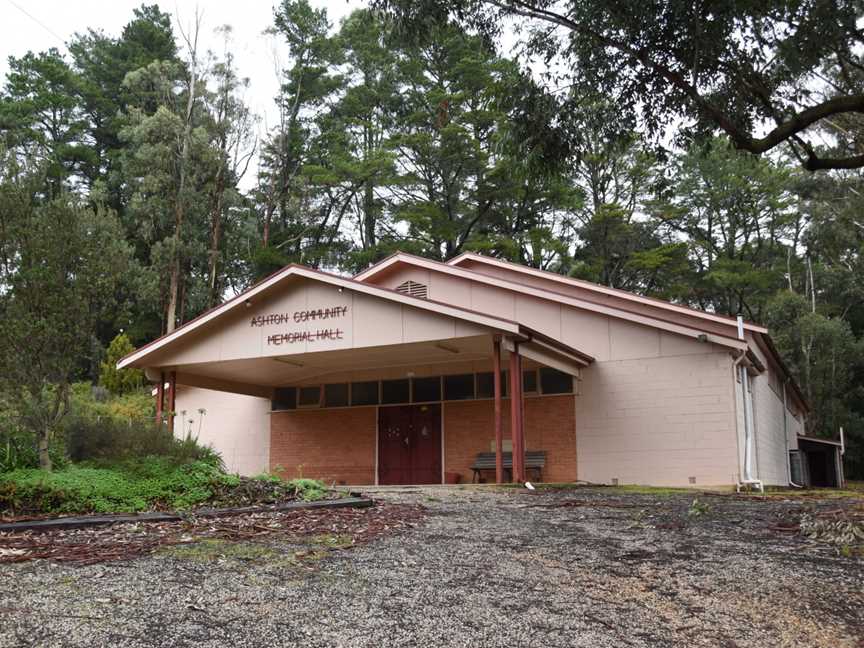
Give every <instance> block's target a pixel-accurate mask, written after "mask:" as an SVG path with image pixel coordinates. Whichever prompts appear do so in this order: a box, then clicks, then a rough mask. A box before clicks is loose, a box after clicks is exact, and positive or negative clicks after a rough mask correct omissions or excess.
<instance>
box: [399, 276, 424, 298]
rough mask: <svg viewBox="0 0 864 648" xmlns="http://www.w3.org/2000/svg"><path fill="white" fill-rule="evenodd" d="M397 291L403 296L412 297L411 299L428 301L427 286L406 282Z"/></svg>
mask: <svg viewBox="0 0 864 648" xmlns="http://www.w3.org/2000/svg"><path fill="white" fill-rule="evenodd" d="M396 291H397V292H400V293H402V294H403V295H411V297H419V298H420V299H426V284H421V283H417V282H416V281H411V280H408V281H405V282H403V283H401V284H399V285H398V286H396Z"/></svg>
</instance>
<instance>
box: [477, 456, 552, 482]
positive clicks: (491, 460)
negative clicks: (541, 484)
mask: <svg viewBox="0 0 864 648" xmlns="http://www.w3.org/2000/svg"><path fill="white" fill-rule="evenodd" d="M502 459H503V463H504V470H505V471H506V472H507V475H508V477H507V481H510V477H509V475H511V474H512V472H513V453H512V452H504V453H502ZM545 466H546V451H545V450H531V451H530V452H526V453H525V470H526V471H528V470H533V471H534V474H535V475H536V476H537V481H543V468H544V467H545ZM471 470H473V471H474V477H473V478H472V479H471V482H472V483H474V484H476V483H479V481H480V473H481V472H482V471H484V470H491V471H493V472H494V471H495V453H494V452H481V453H480V454H478V455H477V457H476V458H475V459H474V465H473V466H471Z"/></svg>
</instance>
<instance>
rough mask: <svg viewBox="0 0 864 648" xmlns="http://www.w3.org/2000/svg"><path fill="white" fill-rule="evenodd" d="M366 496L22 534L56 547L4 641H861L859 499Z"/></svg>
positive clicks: (482, 493) (736, 644) (27, 583)
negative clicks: (183, 520) (215, 516)
mask: <svg viewBox="0 0 864 648" xmlns="http://www.w3.org/2000/svg"><path fill="white" fill-rule="evenodd" d="M364 494H367V495H372V496H373V497H374V498H375V499H376V500H377V501H378V502H381V504H380V505H379V506H376V507H374V508H370V509H359V510H337V511H328V512H324V511H315V512H302V511H300V512H296V513H292V514H289V515H274V516H266V515H265V516H262V517H252V516H250V517H248V518H245V519H244V518H237V519H235V518H232V519H224V520H218V521H212V520H208V521H206V522H204V521H198V522H194V521H190V522H189V523H187V524H188V526H184V525H166V526H165V527H164V528H160V527H154V528H149V529H148V528H145V526H144V525H142V526H141V529H139V530H138V531H135V532H132V530H130V529H127V530H125V531H123V530H121V527H119V526H118V527H113V528H111V529H104V530H101V531H98V532H96V531H86V532H83V535H78V534H73V535H70V536H68V537H63V538H61V537H60V536H54V537H53V540H52V542H50V543H48V542H45V540H46V538H47V536H45V537H43V538H36V537H33V536H28V537H27V538H17V539H15V541H16V542H25V543H30V545H29V547H25V548H24V549H26V550H27V551H33V552H34V553H33V554H31V556H32V555H35V551H37V550H38V551H46V552H50V551H52V549H51V548H50V547H48V546H45V545H46V544H57V545H59V548H58V549H57V550H56V551H57V552H58V553H57V554H56V555H54V556H51V555H49V556H47V557H48V558H51V559H48V560H29V559H28V560H24V561H23V562H20V563H18V564H6V565H3V566H0V648H20V647H25V646H33V647H34V648H35V647H39V648H42V647H44V646H51V647H52V648H54V647H59V648H84V647H85V646H86V647H87V648H92V647H101V646H106V647H110V648H151V647H152V648H156V647H159V648H161V647H162V646H172V648H175V647H182V648H186V647H188V648H224V646H248V647H261V648H264V647H267V648H270V647H272V646H303V647H304V648H337V647H338V648H397V647H398V648H407V647H409V646H411V647H414V646H435V647H450V646H453V647H468V646H483V647H484V648H505V647H506V648H517V647H528V646H532V647H533V646H536V647H537V648H620V647H622V646H624V647H628V648H657V647H658V646H662V647H663V648H694V647H698V648H718V647H722V648H743V647H745V646H760V647H761V646H765V647H767V646H770V647H771V648H801V647H803V646H806V647H807V648H862V643H861V640H862V637H864V553H862V552H861V549H862V548H864V542H861V541H859V539H858V533H859V529H861V524H862V522H864V521H862V520H861V515H862V513H864V508H862V506H864V500H862V499H860V498H858V499H855V498H849V499H831V498H830V497H828V496H819V495H815V496H809V495H808V496H806V497H794V498H787V499H783V498H771V497H766V498H754V497H736V496H714V495H712V494H702V493H671V494H657V493H634V492H626V491H622V490H621V489H613V488H575V489H567V490H561V491H537V492H534V493H529V492H527V491H525V490H497V491H496V490H491V489H487V490H482V489H470V488H469V489H464V490H461V489H458V488H449V489H448V488H443V487H437V488H436V487H430V488H405V489H390V490H386V489H379V490H377V491H375V490H369V491H367V492H366V493H364ZM135 533H141V534H142V538H143V540H141V542H142V544H144V546H143V548H141V549H140V550H139V549H137V548H131V549H130V547H129V546H128V545H129V544H130V543H131V544H134V543H135V542H136V539H135ZM103 534H106V535H105V537H102V536H103ZM112 534H115V535H112ZM116 534H120V535H116ZM152 534H157V535H156V536H155V537H154V536H153V535H152ZM160 534H161V535H160ZM298 534H299V535H298ZM304 534H305V536H304ZM316 534H320V535H323V536H325V537H324V538H317V539H316V538H315V537H314V536H315V535H316ZM302 537H306V538H307V540H306V541H305V542H304V541H303V540H302V539H301V538H302ZM196 538H197V539H198V540H201V541H200V542H195V541H194V540H196ZM3 540H4V541H5V542H6V543H7V544H5V545H0V546H3V547H5V548H6V549H7V550H8V549H11V550H18V549H21V548H22V547H18V546H13V545H12V544H10V543H11V542H12V540H11V539H9V538H4V539H3ZM163 540H167V541H168V542H176V543H177V544H168V545H167V546H165V548H164V550H156V551H154V550H153V547H154V546H156V547H158V546H160V545H164V544H165V542H163ZM34 541H35V542H36V543H37V544H36V545H34V544H33V543H34ZM148 542H149V543H150V544H147V543H148ZM40 543H41V544H40ZM76 544H77V545H84V548H80V547H76V546H75V545H76ZM343 546H344V547H351V550H350V551H343V550H340V547H343ZM331 547H332V549H331ZM78 552H82V553H80V554H79V553H78ZM61 556H63V557H65V558H66V560H64V559H62V558H61ZM79 556H80V557H81V558H82V559H81V560H78V557H79ZM125 558H134V559H125ZM16 559H17V558H16ZM69 559H71V560H72V562H70V561H69ZM96 560H99V561H100V562H95V561H96ZM82 562H83V563H84V564H81V563H82Z"/></svg>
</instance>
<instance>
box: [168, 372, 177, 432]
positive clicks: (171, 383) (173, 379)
mask: <svg viewBox="0 0 864 648" xmlns="http://www.w3.org/2000/svg"><path fill="white" fill-rule="evenodd" d="M176 409H177V372H176V371H171V372H169V373H168V430H169V431H170V432H171V434H174V412H175V411H176Z"/></svg>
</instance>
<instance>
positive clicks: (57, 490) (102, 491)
mask: <svg viewBox="0 0 864 648" xmlns="http://www.w3.org/2000/svg"><path fill="white" fill-rule="evenodd" d="M325 492H326V489H325V487H324V485H323V484H321V483H320V482H317V481H315V480H310V479H302V480H294V481H288V482H282V481H281V480H279V479H278V478H275V477H270V476H261V477H256V478H253V479H245V478H241V477H238V476H236V475H229V474H226V473H224V472H222V471H221V470H220V469H219V468H218V467H217V466H214V465H212V464H211V463H206V462H204V461H194V462H191V463H185V464H177V463H174V462H172V461H171V460H169V459H166V458H164V457H145V458H143V459H136V460H130V461H125V462H122V463H119V464H114V465H110V466H99V465H98V464H78V465H70V466H68V467H66V468H64V469H63V470H58V471H53V472H47V471H43V470H39V469H19V470H14V471H11V472H7V473H2V474H0V513H2V514H5V515H34V514H36V515H38V514H51V513H55V514H68V513H119V512H127V513H131V512H138V511H148V510H183V509H189V508H193V507H196V506H223V505H227V506H230V505H235V504H248V503H256V502H261V503H274V502H277V501H282V500H287V499H304V500H314V499H320V498H322V497H323V496H324V495H325Z"/></svg>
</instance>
